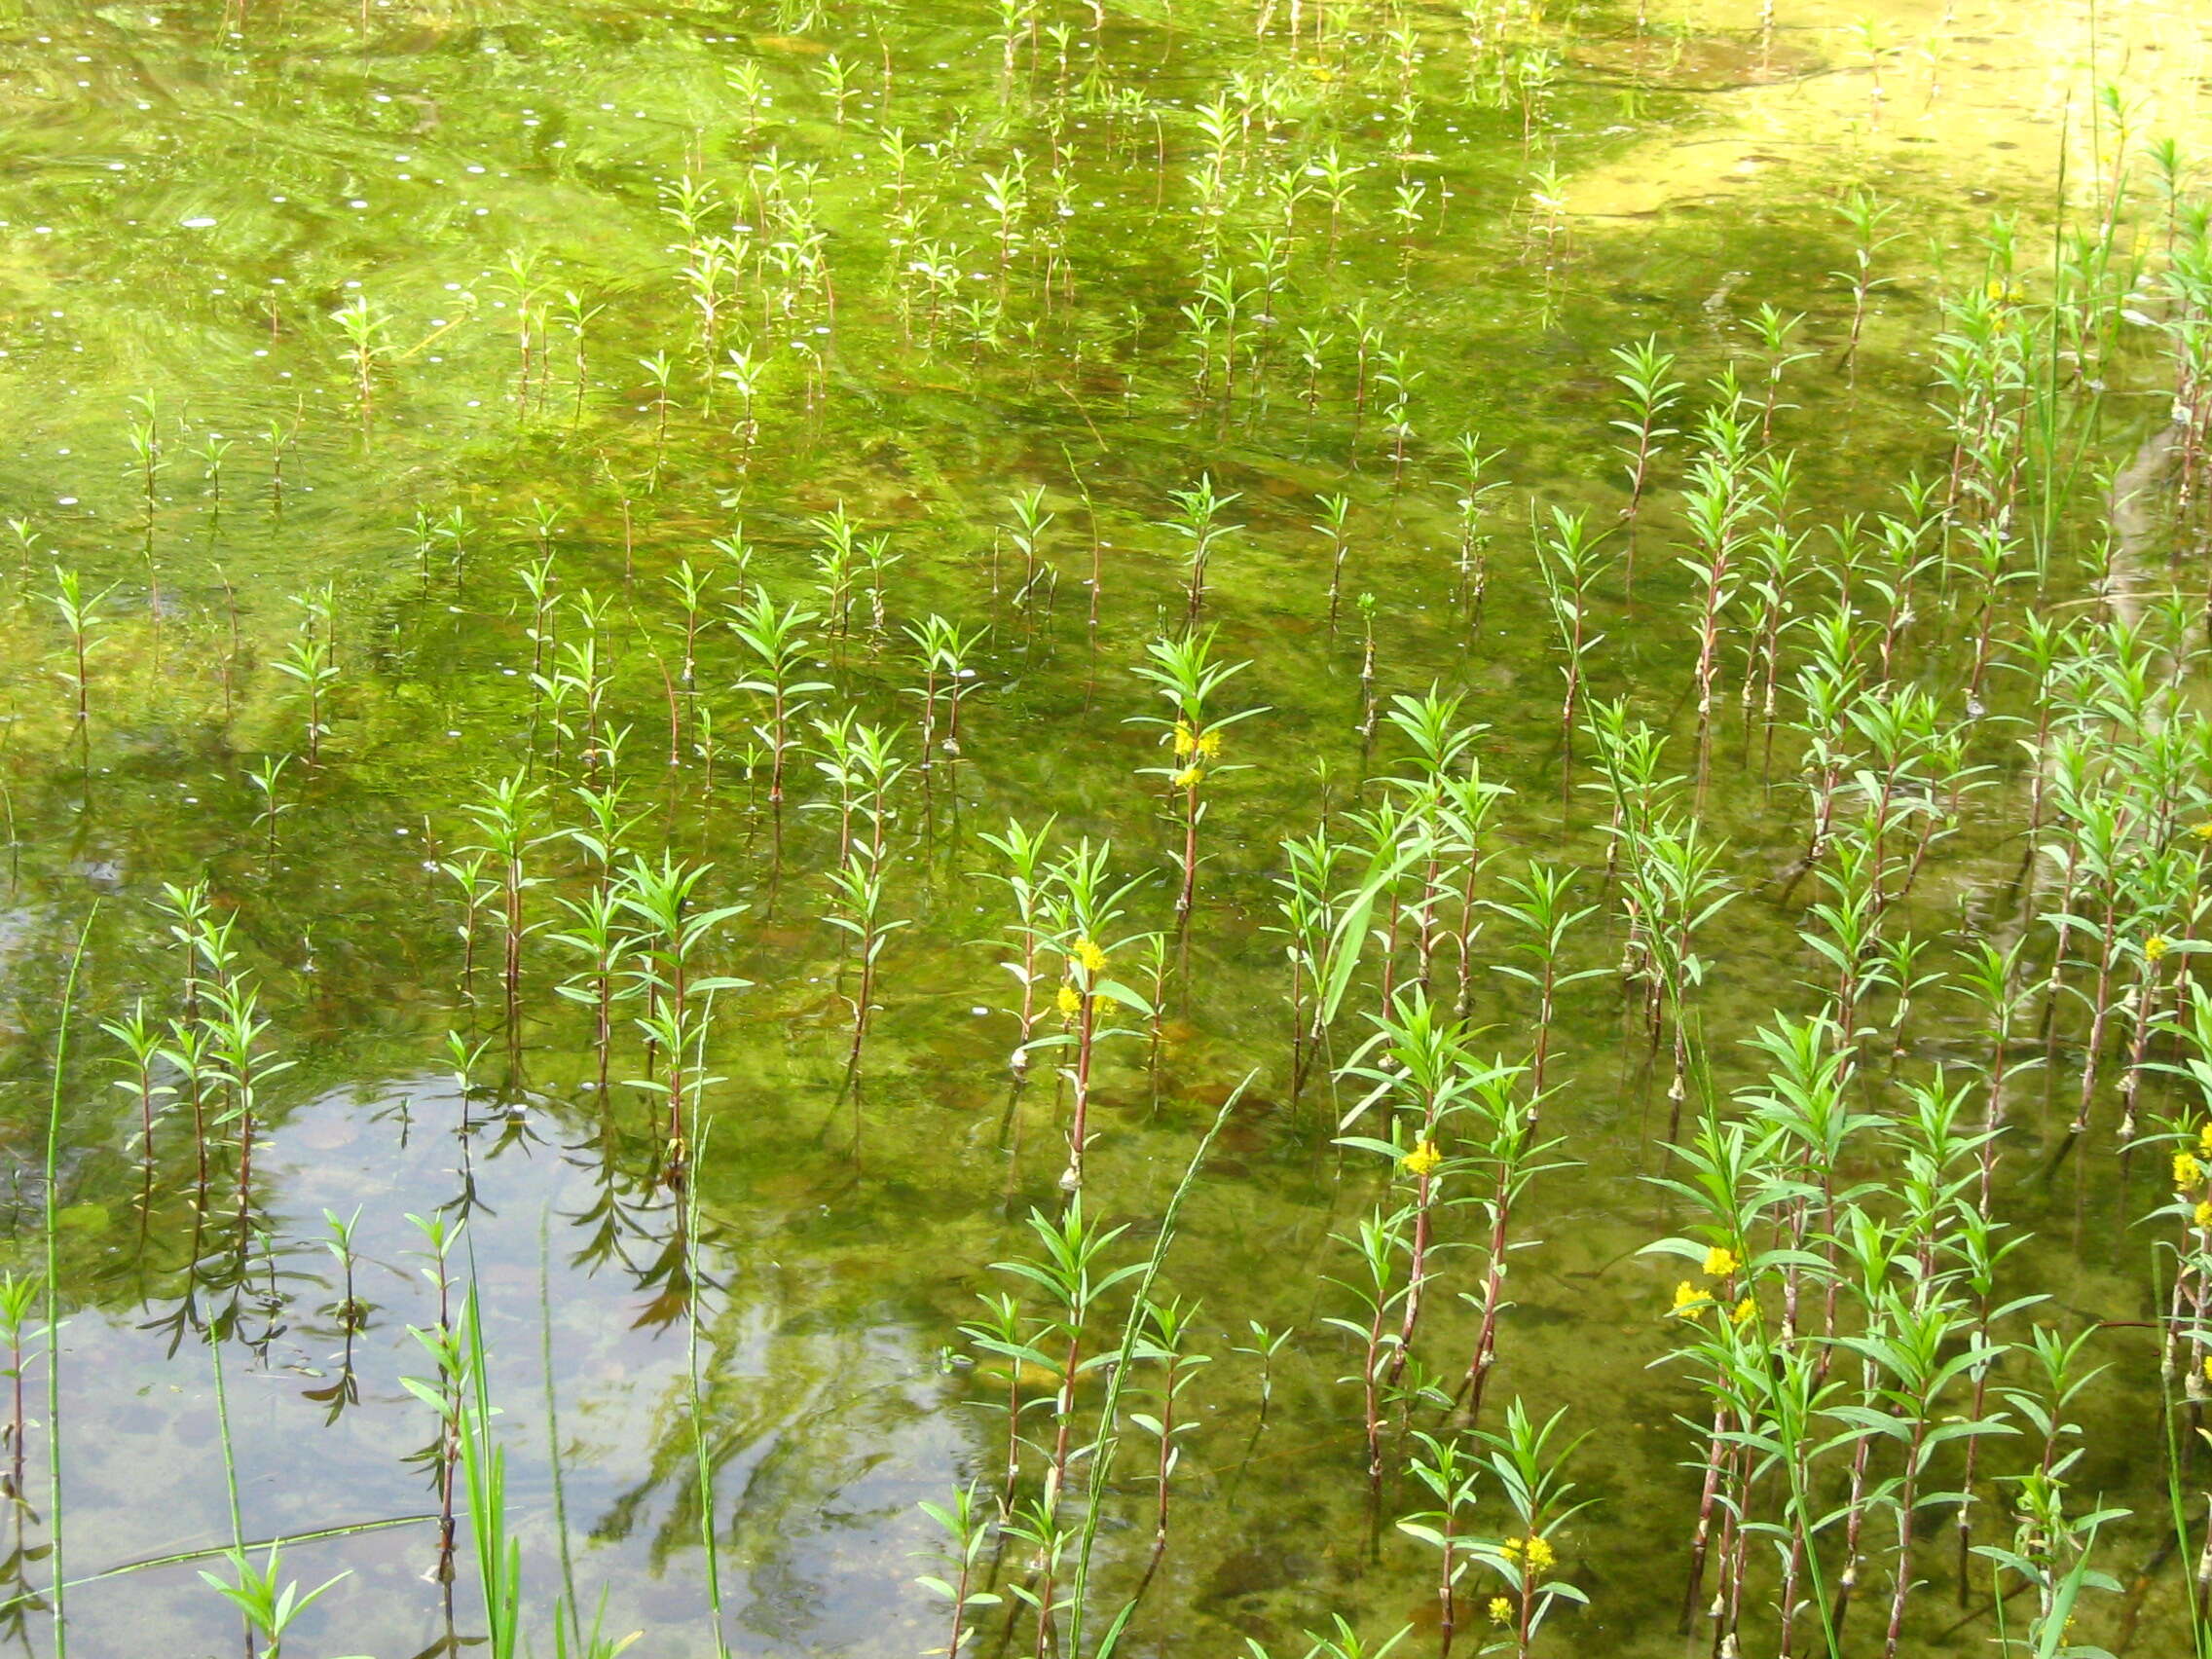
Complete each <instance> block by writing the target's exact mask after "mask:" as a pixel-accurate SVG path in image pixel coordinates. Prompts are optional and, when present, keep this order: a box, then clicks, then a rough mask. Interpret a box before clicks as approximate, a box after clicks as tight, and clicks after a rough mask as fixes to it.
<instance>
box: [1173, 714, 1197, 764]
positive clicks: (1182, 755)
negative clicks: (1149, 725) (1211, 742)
mask: <svg viewBox="0 0 2212 1659" xmlns="http://www.w3.org/2000/svg"><path fill="white" fill-rule="evenodd" d="M1172 741H1173V743H1174V745H1175V758H1176V759H1178V760H1188V759H1189V758H1190V757H1191V756H1194V755H1196V754H1197V753H1198V733H1197V732H1195V731H1193V730H1192V729H1191V722H1190V721H1189V720H1177V721H1176V722H1175V731H1174V735H1173V739H1172Z"/></svg>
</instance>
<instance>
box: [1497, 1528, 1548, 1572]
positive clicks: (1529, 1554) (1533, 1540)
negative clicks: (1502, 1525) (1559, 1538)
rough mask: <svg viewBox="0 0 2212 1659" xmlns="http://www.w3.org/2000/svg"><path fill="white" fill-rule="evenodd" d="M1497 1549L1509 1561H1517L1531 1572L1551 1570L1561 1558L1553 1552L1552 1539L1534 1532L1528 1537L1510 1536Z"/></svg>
mask: <svg viewBox="0 0 2212 1659" xmlns="http://www.w3.org/2000/svg"><path fill="white" fill-rule="evenodd" d="M1497 1551H1498V1554H1500V1555H1502V1556H1503V1557H1505V1559H1506V1560H1507V1561H1517V1562H1519V1563H1521V1565H1522V1566H1523V1567H1526V1568H1528V1570H1529V1571H1530V1572H1549V1571H1551V1569H1552V1567H1553V1564H1554V1563H1556V1562H1557V1561H1558V1560H1559V1557H1558V1556H1556V1555H1554V1554H1553V1553H1552V1546H1551V1540H1549V1539H1548V1538H1544V1537H1542V1536H1539V1535H1538V1534H1537V1533H1534V1532H1530V1534H1529V1535H1528V1536H1527V1537H1526V1538H1508V1539H1506V1540H1505V1541H1504V1542H1503V1543H1501V1544H1499V1545H1498V1546H1497Z"/></svg>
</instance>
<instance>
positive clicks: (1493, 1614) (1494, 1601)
mask: <svg viewBox="0 0 2212 1659" xmlns="http://www.w3.org/2000/svg"><path fill="white" fill-rule="evenodd" d="M1490 1622H1491V1623H1492V1624H1493V1625H1509V1624H1511V1623H1512V1622H1513V1602H1512V1600H1511V1598H1509V1597H1505V1596H1493V1597H1492V1598H1491V1599H1490Z"/></svg>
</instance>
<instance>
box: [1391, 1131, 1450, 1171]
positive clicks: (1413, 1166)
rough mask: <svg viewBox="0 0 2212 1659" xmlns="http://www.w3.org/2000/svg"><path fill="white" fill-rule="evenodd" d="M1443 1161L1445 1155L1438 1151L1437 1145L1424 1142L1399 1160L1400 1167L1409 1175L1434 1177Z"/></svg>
mask: <svg viewBox="0 0 2212 1659" xmlns="http://www.w3.org/2000/svg"><path fill="white" fill-rule="evenodd" d="M1443 1161H1444V1154H1442V1153H1441V1152H1438V1151H1437V1150H1436V1143H1435V1142H1434V1141H1428V1140H1424V1141H1422V1142H1421V1143H1420V1144H1419V1145H1418V1146H1416V1147H1415V1148H1414V1149H1413V1151H1411V1152H1409V1153H1407V1154H1406V1156H1405V1157H1403V1158H1401V1159H1399V1160H1398V1167H1399V1168H1400V1169H1403V1170H1404V1171H1405V1172H1406V1173H1407V1174H1408V1175H1416V1176H1419V1175H1433V1174H1435V1173H1436V1170H1437V1166H1438V1165H1440V1164H1441V1163H1442V1162H1443Z"/></svg>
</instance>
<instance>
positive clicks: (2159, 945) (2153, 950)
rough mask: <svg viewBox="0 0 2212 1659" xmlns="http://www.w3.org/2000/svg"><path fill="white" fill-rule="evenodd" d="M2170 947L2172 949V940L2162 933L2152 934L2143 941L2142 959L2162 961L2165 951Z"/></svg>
mask: <svg viewBox="0 0 2212 1659" xmlns="http://www.w3.org/2000/svg"><path fill="white" fill-rule="evenodd" d="M2171 949H2173V941H2172V940H2169V939H2167V938H2166V936H2165V935H2164V934H2153V935H2152V936H2151V937H2150V938H2149V939H2147V940H2144V941H2143V960H2144V961H2146V962H2162V961H2164V960H2165V956H2166V952H2167V951H2169V950H2171Z"/></svg>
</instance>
